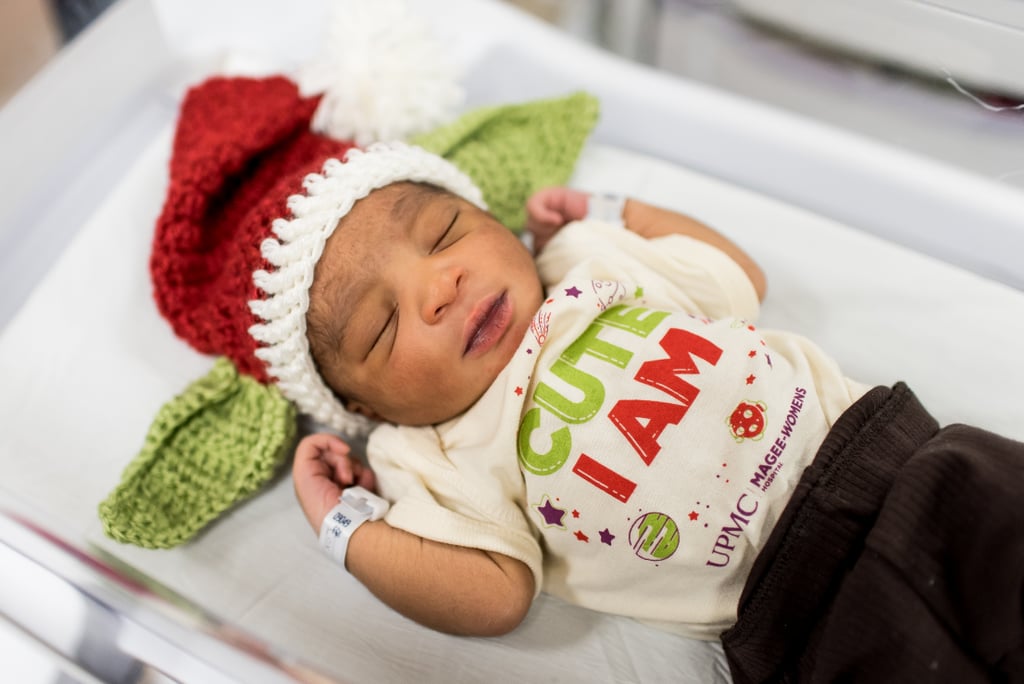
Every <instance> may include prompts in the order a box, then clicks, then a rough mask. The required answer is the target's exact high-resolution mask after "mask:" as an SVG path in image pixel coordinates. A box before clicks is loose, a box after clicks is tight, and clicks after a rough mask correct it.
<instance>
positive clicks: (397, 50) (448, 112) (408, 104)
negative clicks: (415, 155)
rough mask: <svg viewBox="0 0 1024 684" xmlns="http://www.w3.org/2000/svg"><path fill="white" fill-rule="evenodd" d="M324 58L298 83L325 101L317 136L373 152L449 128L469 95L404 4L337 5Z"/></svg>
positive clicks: (342, 0)
mask: <svg viewBox="0 0 1024 684" xmlns="http://www.w3.org/2000/svg"><path fill="white" fill-rule="evenodd" d="M335 4H336V7H335V10H336V11H335V12H334V17H333V19H332V23H331V27H330V30H329V31H328V42H327V45H326V46H325V47H324V50H323V53H322V55H321V56H320V57H319V59H317V60H316V61H314V62H313V63H311V64H309V65H307V66H306V67H304V68H303V69H302V71H301V72H300V73H299V75H298V82H299V87H300V90H301V92H302V94H303V95H306V96H309V95H315V94H320V93H323V98H322V99H321V100H320V105H319V107H317V110H316V113H315V114H314V115H313V121H312V128H313V130H315V131H317V132H318V133H323V134H325V135H329V136H331V137H332V138H336V139H339V140H350V139H351V140H355V142H356V144H358V145H367V144H369V143H371V142H373V141H375V140H396V139H406V138H408V137H410V136H412V135H415V134H417V133H422V132H425V131H428V130H430V129H432V128H434V127H436V126H438V125H440V124H442V123H446V122H448V121H449V120H451V118H452V117H453V115H454V114H455V112H456V111H457V109H458V107H459V106H460V105H461V104H462V99H463V93H462V89H461V88H460V87H459V85H458V84H457V76H456V73H455V68H454V66H452V65H451V64H450V63H449V61H448V60H447V58H446V55H445V51H444V49H443V47H442V45H441V44H440V42H438V41H437V40H435V39H434V38H433V37H432V36H431V35H430V34H429V31H428V28H427V26H426V25H425V24H424V23H423V22H422V21H420V20H419V19H418V18H417V17H415V16H414V15H413V14H412V13H411V12H410V11H409V9H408V8H407V7H406V5H405V3H404V2H402V0H336V1H335Z"/></svg>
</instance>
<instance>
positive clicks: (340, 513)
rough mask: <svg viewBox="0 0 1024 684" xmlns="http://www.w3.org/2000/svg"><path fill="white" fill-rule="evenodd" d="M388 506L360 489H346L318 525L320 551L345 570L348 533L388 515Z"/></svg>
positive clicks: (382, 500) (349, 536) (375, 496)
mask: <svg viewBox="0 0 1024 684" xmlns="http://www.w3.org/2000/svg"><path fill="white" fill-rule="evenodd" d="M389 506H390V505H389V504H388V502H387V501H385V500H384V499H382V498H380V497H379V496H377V495H376V494H374V493H372V492H370V491H368V490H366V489H364V488H363V487H349V488H348V489H345V490H344V491H342V493H341V496H340V497H338V505H337V506H335V507H334V508H332V509H331V510H330V512H328V513H327V515H326V516H325V517H324V521H323V522H322V523H321V524H320V548H321V549H323V550H324V553H326V554H327V555H328V556H330V557H331V559H332V560H333V561H334V562H335V563H337V564H338V565H340V566H341V567H345V554H346V553H348V540H349V539H350V538H351V537H352V533H353V532H355V531H356V529H357V528H358V527H359V526H360V525H362V524H363V523H364V522H366V521H367V520H380V519H381V518H383V517H384V514H385V513H387V512H388V508H389Z"/></svg>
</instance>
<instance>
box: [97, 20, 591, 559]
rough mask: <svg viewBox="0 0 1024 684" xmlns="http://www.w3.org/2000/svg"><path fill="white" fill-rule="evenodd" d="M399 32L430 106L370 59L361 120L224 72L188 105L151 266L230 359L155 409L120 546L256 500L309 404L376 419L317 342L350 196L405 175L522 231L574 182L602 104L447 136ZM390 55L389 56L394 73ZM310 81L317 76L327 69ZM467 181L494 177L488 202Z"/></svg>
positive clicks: (352, 431)
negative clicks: (316, 352) (541, 201)
mask: <svg viewBox="0 0 1024 684" xmlns="http://www.w3.org/2000/svg"><path fill="white" fill-rule="evenodd" d="M370 5H373V6H375V7H379V8H381V11H382V14H383V16H385V18H387V19H388V20H389V21H391V19H393V14H392V8H393V6H394V3H384V2H381V3H380V5H377V3H363V4H361V5H359V7H369V6H370ZM379 18H380V17H377V19H379ZM373 21H375V20H374V19H373V17H370V18H369V19H366V18H364V23H370V24H372V23H373ZM348 26H349V28H351V27H352V23H351V22H350V23H349V24H348ZM390 28H391V29H393V30H398V33H399V34H400V35H403V36H404V37H405V38H406V43H403V45H404V46H405V47H404V48H403V49H405V50H406V51H407V52H408V54H409V55H411V56H412V57H413V58H414V59H415V60H416V62H417V65H416V67H415V68H413V67H410V69H409V70H408V71H409V73H413V74H417V73H418V74H420V76H421V77H422V78H428V79H429V78H435V81H434V83H433V87H431V88H430V89H429V90H430V91H431V92H432V93H434V95H433V97H434V99H433V100H430V98H429V97H419V96H417V98H414V100H415V101H412V102H408V103H406V104H405V105H402V104H401V103H400V102H398V101H397V99H396V98H397V95H395V94H394V92H392V91H393V90H394V85H393V84H391V85H386V84H384V83H381V84H380V89H381V92H382V93H384V94H385V95H386V97H384V101H386V102H388V103H389V105H388V107H386V108H385V107H383V105H382V102H381V101H375V100H374V99H373V97H369V96H368V93H367V92H365V91H366V88H365V86H366V81H365V77H366V64H365V60H359V64H360V69H361V75H360V78H362V79H363V80H362V81H361V83H362V85H363V86H364V87H363V88H362V90H361V92H362V95H363V97H362V101H363V104H366V103H367V102H369V103H370V104H369V105H368V106H369V109H370V111H375V112H377V115H376V116H372V117H371V116H368V115H367V114H366V112H365V111H363V112H359V111H355V107H354V106H353V103H352V102H351V98H348V99H346V97H344V96H342V95H338V93H337V92H335V93H334V94H331V93H328V94H326V95H321V94H309V89H308V88H307V89H306V90H303V89H301V88H300V87H299V86H297V85H296V84H295V83H294V82H292V81H291V80H290V79H288V78H284V77H280V76H277V77H270V78H265V79H251V78H222V77H217V78H212V79H210V80H208V81H206V82H205V83H202V84H200V85H199V86H197V87H196V88H194V89H192V90H190V91H189V92H188V94H187V95H186V97H185V100H184V102H183V105H182V107H181V112H180V117H179V120H178V128H177V132H176V135H175V139H174V144H173V148H172V155H171V163H170V179H169V186H168V192H167V199H166V202H165V204H164V208H163V211H162V213H161V214H160V217H159V219H158V221H157V226H156V233H155V236H154V240H153V250H152V254H151V257H150V273H151V276H152V281H153V288H154V298H155V300H156V303H157V307H158V308H159V310H160V312H161V314H163V316H164V317H165V318H166V319H167V320H168V321H169V322H170V324H171V326H172V328H173V329H174V331H175V333H176V334H177V335H178V336H179V337H181V338H182V339H184V340H185V341H187V342H188V343H189V344H190V345H192V346H193V347H194V348H195V349H197V350H198V351H200V352H202V353H204V354H212V355H219V356H222V357H226V358H223V359H221V360H219V361H217V363H216V364H215V365H214V367H213V369H212V370H211V372H210V373H209V374H208V375H207V376H206V377H205V378H202V379H200V380H198V381H196V382H195V383H193V384H192V385H191V386H190V387H189V388H188V389H186V390H185V391H184V392H183V393H182V394H181V395H179V396H178V397H176V398H175V399H174V400H172V401H171V402H169V403H168V404H167V405H166V406H165V407H164V408H163V409H162V410H161V411H160V413H159V415H158V416H157V417H156V419H155V420H154V423H153V425H152V426H151V428H150V431H149V434H148V435H147V438H146V442H145V444H144V446H143V449H142V451H141V452H140V453H139V454H138V456H137V457H136V458H135V459H134V460H133V461H132V463H131V464H129V466H128V467H127V468H126V469H125V471H124V474H123V476H122V481H121V483H120V484H119V485H118V486H117V488H116V489H115V490H114V491H113V492H112V493H111V494H110V496H109V497H108V498H107V499H106V500H105V501H104V502H102V503H101V504H100V517H101V519H102V520H103V524H104V529H105V531H106V532H107V534H108V535H109V536H111V537H113V538H114V539H117V540H119V541H124V542H129V543H133V544H137V545H139V546H145V547H169V546H174V545H177V544H179V543H181V542H183V541H185V540H187V539H189V538H191V537H192V536H194V535H195V534H196V533H197V532H198V531H199V530H200V529H202V528H203V527H204V526H205V525H206V524H208V523H209V522H210V521H212V520H213V519H215V518H216V517H217V516H219V515H221V514H222V513H223V512H224V511H226V510H227V509H228V508H230V507H231V506H232V505H234V504H235V503H236V502H238V501H240V500H242V499H244V498H245V497H247V496H250V495H251V494H253V493H254V492H256V491H258V490H259V488H260V487H261V486H262V485H263V484H264V483H265V482H266V481H267V480H268V479H270V478H271V477H272V476H273V474H274V473H275V472H276V471H277V469H278V468H279V466H280V465H281V464H282V463H283V462H284V461H285V460H286V458H287V456H288V455H289V454H290V449H289V447H290V445H291V442H292V439H293V438H294V433H295V412H296V409H298V411H300V412H302V413H305V414H308V415H309V416H311V417H312V418H314V419H315V420H316V421H318V422H319V423H321V424H323V425H326V426H328V427H330V428H332V429H334V430H336V431H338V432H341V433H343V434H347V435H349V436H352V435H360V434H364V433H365V432H366V431H367V430H368V429H369V428H370V427H372V425H371V424H370V422H369V421H368V420H367V419H365V418H363V417H362V416H358V415H356V414H352V413H349V412H347V411H345V409H344V407H343V406H342V404H341V402H340V401H339V399H338V398H337V397H336V396H335V395H334V394H333V393H332V392H331V391H330V389H329V388H328V387H327V386H326V384H325V383H324V382H323V380H322V379H321V377H320V375H319V373H318V372H317V370H316V367H315V364H314V362H313V360H312V357H311V356H310V352H309V345H308V341H307V339H306V321H305V318H306V312H307V308H308V290H309V287H310V285H311V283H312V280H313V272H314V268H315V266H316V263H317V260H318V259H319V258H320V256H321V254H322V251H323V248H324V245H325V243H326V241H327V239H328V237H329V236H330V235H331V233H332V231H333V230H334V229H335V227H336V226H337V223H338V221H339V220H340V219H341V218H342V217H344V216H345V215H346V214H347V213H348V212H349V211H350V210H351V208H352V206H353V205H354V204H355V202H357V201H358V200H359V199H361V198H363V197H365V196H366V195H368V194H369V193H370V192H372V191H373V190H374V189H376V188H380V187H383V186H385V185H388V184H390V183H393V182H397V181H401V180H410V181H417V182H425V183H431V184H434V185H437V186H439V187H442V188H444V189H447V190H449V191H451V192H453V193H455V194H457V195H459V196H461V197H463V198H465V199H467V200H468V201H470V202H473V203H474V204H477V205H478V206H481V207H485V208H486V206H487V204H490V203H494V204H496V205H497V206H500V207H505V208H508V209H507V210H506V211H503V213H501V214H496V215H497V216H498V218H499V219H500V220H503V221H505V222H507V223H509V224H511V227H513V228H515V227H517V224H516V222H517V221H518V222H519V223H521V216H522V209H521V207H522V206H523V205H524V204H525V201H526V199H527V197H528V196H529V194H530V193H532V192H533V191H534V190H536V189H538V188H540V187H542V186H544V185H550V184H557V183H564V182H565V181H566V180H567V179H568V177H569V175H570V174H571V172H572V169H573V167H574V165H575V161H576V158H577V156H578V155H579V152H580V150H581V148H582V146H583V142H584V141H585V139H586V137H587V135H588V134H589V132H590V130H591V129H592V128H593V125H594V123H595V122H596V119H597V102H596V100H595V99H594V98H593V97H591V96H589V95H585V94H582V93H577V94H574V95H571V96H569V97H566V98H557V99H551V100H542V101H536V102H531V103H525V104H520V105H508V106H497V107H488V108H483V109H478V110H475V111H473V112H470V113H468V114H466V115H465V116H464V117H462V118H461V119H459V120H457V121H455V122H452V123H450V124H449V125H447V126H444V127H441V128H437V127H436V126H437V124H439V123H441V121H443V120H444V111H445V110H446V108H447V107H448V105H449V104H450V103H451V102H453V101H455V100H456V99H457V98H455V97H453V96H452V94H451V93H452V90H451V88H450V86H449V85H445V84H444V83H441V82H439V81H438V79H436V76H437V70H436V69H430V68H427V67H424V63H425V59H424V54H425V51H424V50H423V49H422V48H414V49H410V48H408V45H407V43H408V42H409V40H408V39H409V37H410V33H409V30H408V28H399V27H398V24H396V23H395V22H393V21H391V24H390ZM368 33H370V34H373V35H376V36H378V38H377V40H376V46H377V47H379V46H380V45H391V44H392V42H389V41H387V40H384V39H383V38H381V37H380V36H381V33H380V31H377V32H376V33H375V32H374V30H370V31H368ZM354 42H358V41H354ZM367 49H369V48H367ZM393 57H394V55H389V56H386V59H385V61H388V65H389V68H391V69H393V68H394V63H393ZM417 70H418V71H417ZM314 73H316V74H318V75H319V76H318V78H322V77H323V74H324V73H325V68H324V67H323V66H322V65H321V66H320V67H319V68H318V70H314ZM338 73H340V70H338V69H336V73H335V76H337V74H338ZM424 73H425V74H426V75H424ZM337 80H339V81H341V82H342V83H343V84H344V82H345V79H344V78H338V79H337ZM382 80H383V79H382ZM421 80H422V79H421ZM348 87H349V88H351V86H348ZM343 89H344V88H343ZM357 90H359V89H357ZM371 90H372V89H371ZM399 90H401V91H402V92H407V91H408V89H402V88H399ZM411 92H414V93H422V89H415V88H414V89H412V91H411ZM370 94H372V93H370ZM428 100H430V101H428ZM385 109H386V112H385ZM325 112H326V113H325ZM388 113H389V114H388ZM389 115H390V117H391V118H390V120H389V121H385V119H388V116H389ZM428 130H429V131H431V132H429V133H423V132H424V131H428ZM381 131H386V132H388V133H389V134H395V135H400V136H402V137H409V136H413V135H416V134H420V135H419V137H418V138H414V140H415V142H417V143H419V145H422V146H423V147H414V146H411V145H408V144H405V143H402V142H387V143H375V144H369V145H367V146H365V147H363V144H364V143H365V142H366V141H368V140H372V139H374V138H375V136H376V135H379V134H380V132H381ZM356 140H358V141H360V146H357V144H356ZM423 148H427V149H429V150H432V151H431V152H428V151H427V149H423ZM441 155H443V156H444V157H447V158H448V159H450V160H451V161H447V160H446V159H444V158H442V156H441ZM452 162H454V164H453V163H452ZM457 167H461V168H462V169H463V170H460V169H459V168H457ZM463 171H465V172H466V173H464V172H463ZM467 173H468V174H469V175H467ZM470 176H475V178H477V179H484V180H486V185H485V186H484V191H483V194H482V195H481V191H480V190H479V189H478V187H477V185H476V184H474V182H473V180H471V179H470ZM485 200H486V203H485Z"/></svg>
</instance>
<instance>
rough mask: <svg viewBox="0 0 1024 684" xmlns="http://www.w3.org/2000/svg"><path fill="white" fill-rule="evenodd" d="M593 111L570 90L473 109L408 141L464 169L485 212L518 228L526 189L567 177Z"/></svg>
mask: <svg viewBox="0 0 1024 684" xmlns="http://www.w3.org/2000/svg"><path fill="white" fill-rule="evenodd" d="M597 115H598V101H597V98H595V97H594V96H592V95H588V94H587V93H574V94H572V95H569V96H568V97H562V98H557V99H550V100H537V101H534V102H527V103H525V104H518V105H506V106H494V107H482V108H480V109H475V110H473V111H471V112H469V113H468V114H465V115H463V116H462V117H461V118H459V119H457V120H456V121H454V122H453V123H451V124H448V125H446V126H442V127H441V128H438V129H435V130H433V131H431V132H429V133H424V134H423V135H420V136H418V137H416V138H413V140H412V142H413V143H415V144H416V145H419V146H420V147H423V148H424V149H426V150H428V151H430V152H433V153H434V154H438V155H441V156H443V157H445V158H446V159H448V160H449V161H451V162H452V163H454V164H455V165H456V166H458V167H459V168H460V169H461V170H462V171H463V172H464V173H466V174H467V175H469V177H470V178H472V179H473V182H474V183H476V184H477V186H479V188H480V189H481V190H482V191H483V193H484V199H485V200H486V201H487V204H488V206H489V207H490V210H491V213H492V214H494V216H495V217H496V218H497V219H498V220H499V221H501V222H502V223H503V224H505V225H506V226H508V227H509V228H511V229H512V230H514V231H516V232H518V231H520V230H522V228H523V224H524V223H526V209H525V205H526V200H527V199H528V198H529V197H530V195H531V194H533V193H534V191H536V190H539V189H540V188H543V187H545V186H549V185H563V184H564V183H565V182H566V181H568V180H569V177H570V176H571V175H572V172H573V169H574V168H575V167H576V159H577V158H578V157H579V154H580V150H582V148H583V143H584V142H585V141H586V139H587V136H589V135H590V132H591V130H592V129H593V128H594V125H595V124H596V123H597Z"/></svg>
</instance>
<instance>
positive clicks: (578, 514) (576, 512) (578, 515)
mask: <svg viewBox="0 0 1024 684" xmlns="http://www.w3.org/2000/svg"><path fill="white" fill-rule="evenodd" d="M572 517H574V518H578V517H580V512H579V511H577V510H576V509H575V508H574V509H573V511H572Z"/></svg>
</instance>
